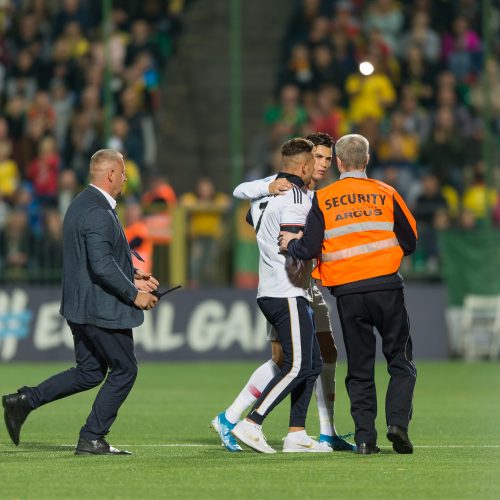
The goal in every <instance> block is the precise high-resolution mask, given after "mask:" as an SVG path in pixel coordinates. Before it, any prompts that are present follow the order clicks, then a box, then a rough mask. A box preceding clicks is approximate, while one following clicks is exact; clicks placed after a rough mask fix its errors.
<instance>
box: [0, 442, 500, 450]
mask: <svg viewBox="0 0 500 500" xmlns="http://www.w3.org/2000/svg"><path fill="white" fill-rule="evenodd" d="M28 444H29V443H28ZM47 444H48V445H50V444H51V443H47ZM0 446H5V445H2V444H0ZM52 446H61V447H64V448H74V447H75V445H74V444H56V445H52ZM114 446H116V447H119V448H120V447H123V448H126V447H136V448H219V447H221V445H220V444H215V443H214V444H205V443H157V444H137V443H136V444H115V445H114ZM379 447H380V448H389V449H390V448H391V446H390V445H379ZM414 448H417V449H420V448H428V449H440V448H442V449H446V448H481V449H484V448H491V449H498V448H500V444H435V445H425V444H424V445H414ZM21 449H22V448H21Z"/></svg>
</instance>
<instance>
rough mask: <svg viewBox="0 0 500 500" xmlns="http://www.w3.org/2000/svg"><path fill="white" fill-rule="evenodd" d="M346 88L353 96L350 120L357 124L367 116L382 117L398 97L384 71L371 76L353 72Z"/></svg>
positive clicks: (377, 118) (378, 118)
mask: <svg viewBox="0 0 500 500" xmlns="http://www.w3.org/2000/svg"><path fill="white" fill-rule="evenodd" d="M346 90H347V93H348V94H349V95H350V97H351V105H350V109H349V116H350V120H351V122H352V123H355V124H358V123H360V122H362V121H363V120H364V119H365V118H375V119H376V120H380V119H382V118H383V116H384V113H385V108H386V107H387V106H389V105H391V104H392V103H393V102H394V100H395V99H396V91H395V90H394V86H393V85H392V83H391V80H390V79H389V77H388V76H387V75H384V74H383V73H373V74H371V75H369V76H363V75H359V74H357V73H353V74H351V75H350V76H349V77H348V78H347V81H346Z"/></svg>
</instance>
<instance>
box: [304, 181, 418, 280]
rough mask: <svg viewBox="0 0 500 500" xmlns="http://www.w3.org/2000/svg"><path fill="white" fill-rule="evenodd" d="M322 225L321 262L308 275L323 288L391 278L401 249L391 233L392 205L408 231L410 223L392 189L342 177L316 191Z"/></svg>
mask: <svg viewBox="0 0 500 500" xmlns="http://www.w3.org/2000/svg"><path fill="white" fill-rule="evenodd" d="M316 196H317V200H318V206H319V209H320V210H321V212H322V213H323V217H324V220H325V233H324V237H323V245H322V250H321V257H320V258H318V265H317V267H316V269H315V270H314V271H313V277H314V278H316V279H320V280H321V282H322V284H323V286H338V285H344V284H346V283H352V282H354V281H359V280H365V279H369V278H375V277H377V276H384V275H387V274H392V273H395V272H396V271H397V270H398V269H399V266H400V265H401V260H402V258H403V250H402V249H401V247H400V246H399V242H398V240H397V238H396V234H395V233H394V201H397V203H398V205H399V206H400V207H401V209H402V211H403V213H404V214H405V216H406V218H407V219H408V222H409V223H410V225H411V227H412V229H413V230H414V231H415V234H416V233H417V230H416V223H415V219H414V218H413V216H412V215H411V213H410V211H409V210H408V207H407V206H406V204H405V202H404V201H403V199H402V198H401V196H400V195H399V194H398V193H397V192H396V190H395V189H393V188H392V187H390V186H388V185H387V184H384V183H383V182H380V181H376V180H374V179H367V178H361V179H360V178H356V177H346V178H344V179H342V180H339V181H337V182H334V183H332V184H330V185H329V186H327V187H325V188H323V189H320V190H318V191H317V192H316Z"/></svg>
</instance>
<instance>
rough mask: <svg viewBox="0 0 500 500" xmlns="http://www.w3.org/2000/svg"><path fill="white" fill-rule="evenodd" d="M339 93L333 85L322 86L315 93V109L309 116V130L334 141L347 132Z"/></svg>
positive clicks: (345, 118)
mask: <svg viewBox="0 0 500 500" xmlns="http://www.w3.org/2000/svg"><path fill="white" fill-rule="evenodd" d="M340 97H341V94H340V91H339V89H338V88H336V87H334V86H333V85H324V86H323V87H322V88H321V89H320V90H319V91H318V93H317V96H316V108H315V110H314V113H313V114H312V115H311V128H312V130H313V131H314V132H324V133H327V134H329V135H331V136H332V137H333V138H334V139H335V140H337V139H338V138H339V137H340V136H342V135H344V134H345V132H346V130H348V123H347V117H346V113H345V112H344V110H343V109H342V108H341V107H340V106H339V101H340Z"/></svg>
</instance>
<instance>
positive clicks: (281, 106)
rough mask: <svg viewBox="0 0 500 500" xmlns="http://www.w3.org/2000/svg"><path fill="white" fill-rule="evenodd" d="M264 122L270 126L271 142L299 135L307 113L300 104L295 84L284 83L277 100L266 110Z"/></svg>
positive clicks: (274, 142) (278, 141) (275, 142)
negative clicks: (275, 103)
mask: <svg viewBox="0 0 500 500" xmlns="http://www.w3.org/2000/svg"><path fill="white" fill-rule="evenodd" d="M265 122H266V123H267V124H268V125H270V126H271V129H272V131H271V144H272V145H275V144H277V143H281V142H282V141H283V140H284V138H290V137H293V136H295V135H299V133H300V129H301V127H302V125H304V124H305V123H306V122H307V113H306V111H305V109H304V108H303V106H302V105H301V104H300V90H299V88H298V87H297V86H296V85H290V84H289V85H285V86H284V87H282V88H281V90H280V93H279V102H278V104H277V105H274V106H271V107H269V108H268V109H267V110H266V113H265Z"/></svg>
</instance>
